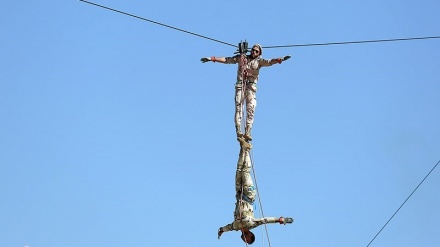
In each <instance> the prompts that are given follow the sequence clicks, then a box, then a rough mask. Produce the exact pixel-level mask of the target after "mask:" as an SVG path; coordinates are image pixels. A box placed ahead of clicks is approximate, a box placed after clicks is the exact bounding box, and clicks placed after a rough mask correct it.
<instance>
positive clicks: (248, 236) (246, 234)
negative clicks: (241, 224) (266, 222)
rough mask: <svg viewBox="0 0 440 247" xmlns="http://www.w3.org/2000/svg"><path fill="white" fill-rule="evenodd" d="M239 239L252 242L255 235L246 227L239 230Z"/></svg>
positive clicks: (248, 242)
mask: <svg viewBox="0 0 440 247" xmlns="http://www.w3.org/2000/svg"><path fill="white" fill-rule="evenodd" d="M241 239H242V240H243V242H245V243H247V244H253V243H254V242H255V235H254V234H253V233H252V232H251V231H249V230H248V229H243V231H241Z"/></svg>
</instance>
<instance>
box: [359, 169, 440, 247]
mask: <svg viewBox="0 0 440 247" xmlns="http://www.w3.org/2000/svg"><path fill="white" fill-rule="evenodd" d="M439 163H440V161H439V162H437V164H435V166H434V167H433V168H432V169H431V171H429V172H428V174H427V175H426V176H425V178H423V180H422V182H420V183H419V185H417V187H416V188H415V189H414V190H413V192H411V194H410V195H409V196H408V197H407V198H406V200H405V201H404V202H403V203H402V205H400V207H399V208H398V209H397V210H396V212H394V214H393V215H392V216H391V218H390V219H389V220H388V221H387V223H385V225H384V226H383V227H382V228H381V229H380V230H379V232H378V233H377V234H376V236H374V238H373V239H372V240H371V241H370V243H368V245H367V247H368V246H370V244H371V243H372V242H373V241H374V240H375V239H376V237H377V236H379V234H380V233H381V232H382V230H383V229H384V228H385V227H386V226H387V225H388V223H390V221H391V220H392V219H393V218H394V216H395V215H396V214H397V212H399V210H400V209H401V208H402V207H403V205H405V203H406V202H407V201H408V200H409V198H410V197H411V196H412V195H413V194H414V192H416V190H417V189H418V188H419V187H420V185H422V183H423V182H424V181H425V180H426V178H427V177H428V176H429V175H430V174H431V172H432V171H434V169H435V168H436V167H437V165H438V164H439Z"/></svg>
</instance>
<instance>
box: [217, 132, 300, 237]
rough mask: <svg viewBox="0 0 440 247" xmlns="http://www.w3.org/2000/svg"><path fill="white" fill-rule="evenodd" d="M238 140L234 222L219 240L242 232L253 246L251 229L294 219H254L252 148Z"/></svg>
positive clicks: (243, 140)
mask: <svg viewBox="0 0 440 247" xmlns="http://www.w3.org/2000/svg"><path fill="white" fill-rule="evenodd" d="M237 139H238V141H239V142H240V147H241V148H240V156H239V158H238V162H237V171H236V174H235V190H236V195H235V197H236V199H237V202H236V203H235V211H234V221H233V222H232V223H231V224H228V225H226V226H223V227H220V228H219V229H218V238H219V239H220V236H221V235H222V234H223V233H224V232H228V231H232V230H234V231H242V234H241V239H242V240H243V241H244V242H245V243H248V244H252V243H253V242H254V241H255V235H254V234H253V233H252V232H251V231H250V229H253V228H255V227H257V226H260V225H263V224H268V223H280V224H284V225H285V224H290V223H293V218H289V217H279V218H276V217H264V218H255V217H254V210H253V204H254V201H255V188H254V183H253V181H252V176H251V174H250V171H251V167H252V163H251V158H250V155H249V150H250V149H251V148H252V146H251V144H250V143H248V142H246V140H245V139H244V138H243V137H238V138H237Z"/></svg>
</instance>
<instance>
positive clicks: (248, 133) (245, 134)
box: [243, 126, 252, 141]
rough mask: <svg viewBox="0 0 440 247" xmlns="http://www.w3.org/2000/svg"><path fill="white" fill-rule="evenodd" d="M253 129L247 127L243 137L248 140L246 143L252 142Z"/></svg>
mask: <svg viewBox="0 0 440 247" xmlns="http://www.w3.org/2000/svg"><path fill="white" fill-rule="evenodd" d="M251 129H252V128H251V127H250V126H246V132H245V133H244V135H243V137H244V138H245V139H246V141H252V136H251Z"/></svg>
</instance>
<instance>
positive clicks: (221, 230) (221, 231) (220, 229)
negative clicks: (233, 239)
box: [217, 227, 223, 239]
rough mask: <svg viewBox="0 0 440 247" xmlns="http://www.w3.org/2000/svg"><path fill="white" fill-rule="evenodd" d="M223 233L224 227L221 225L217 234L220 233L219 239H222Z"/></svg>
mask: <svg viewBox="0 0 440 247" xmlns="http://www.w3.org/2000/svg"><path fill="white" fill-rule="evenodd" d="M222 234H223V229H222V228H221V227H220V228H219V229H218V233H217V235H218V239H220V237H221V236H222Z"/></svg>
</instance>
